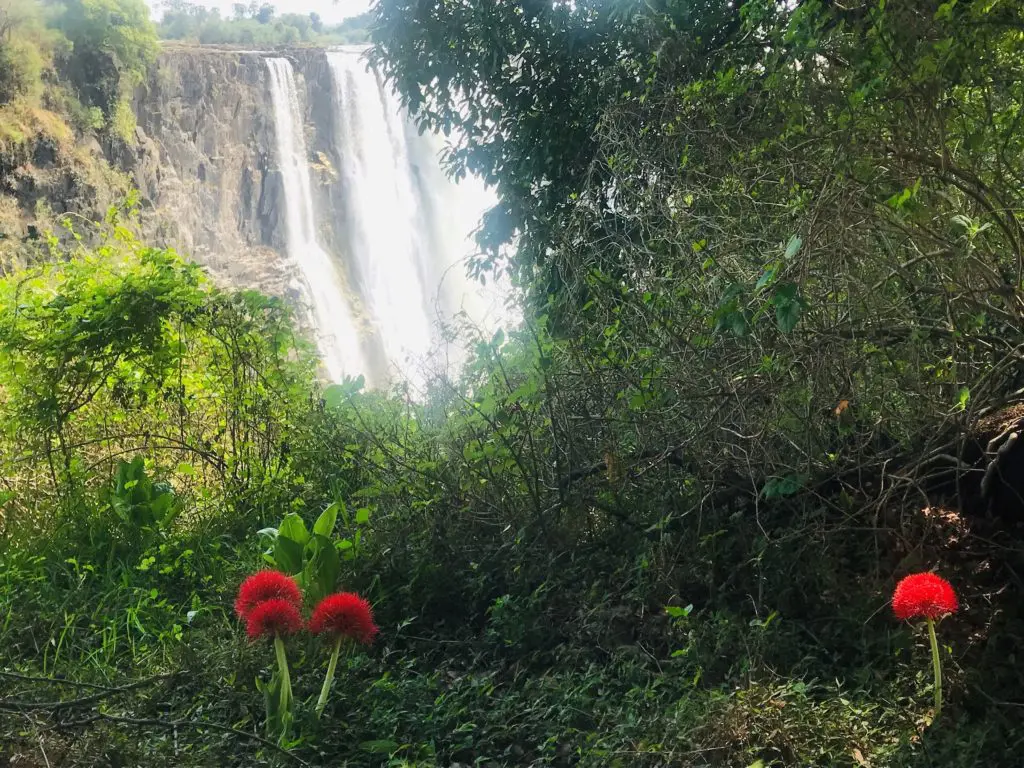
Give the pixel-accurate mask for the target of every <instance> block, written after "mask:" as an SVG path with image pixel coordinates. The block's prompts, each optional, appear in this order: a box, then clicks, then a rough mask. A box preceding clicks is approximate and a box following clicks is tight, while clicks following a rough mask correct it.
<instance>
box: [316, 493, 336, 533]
mask: <svg viewBox="0 0 1024 768" xmlns="http://www.w3.org/2000/svg"><path fill="white" fill-rule="evenodd" d="M341 505H342V502H340V501H336V502H334V503H333V504H331V505H330V506H329V507H327V509H325V510H324V511H323V512H321V513H320V517H318V518H317V519H316V522H315V523H313V533H314V534H316V535H318V536H326V537H328V538H330V536H331V534H332V533H334V526H335V524H336V523H337V522H338V510H339V509H340V507H341Z"/></svg>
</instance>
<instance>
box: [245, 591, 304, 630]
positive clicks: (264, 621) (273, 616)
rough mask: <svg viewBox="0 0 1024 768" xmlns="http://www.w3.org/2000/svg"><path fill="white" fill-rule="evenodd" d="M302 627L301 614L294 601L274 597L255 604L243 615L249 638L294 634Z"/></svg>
mask: <svg viewBox="0 0 1024 768" xmlns="http://www.w3.org/2000/svg"><path fill="white" fill-rule="evenodd" d="M300 629H302V615H301V614H300V613H299V609H298V608H296V607H295V603H293V602H291V601H289V600H283V599H281V598H280V597H275V598H273V599H271V600H264V601H263V602H261V603H259V604H257V605H256V606H255V607H254V608H253V609H252V610H251V611H249V614H248V615H247V616H246V617H245V630H246V632H247V633H248V635H249V639H250V640H256V639H258V638H261V637H269V638H275V639H276V638H279V637H285V636H286V635H294V634H295V633H296V632H298V631H299V630H300Z"/></svg>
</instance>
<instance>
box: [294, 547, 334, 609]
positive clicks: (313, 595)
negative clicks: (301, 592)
mask: <svg viewBox="0 0 1024 768" xmlns="http://www.w3.org/2000/svg"><path fill="white" fill-rule="evenodd" d="M304 557H305V565H304V566H303V569H302V574H303V576H304V577H305V579H304V580H305V583H306V590H307V591H308V593H309V597H310V599H311V600H312V601H313V602H314V603H317V602H319V601H320V600H322V599H323V598H325V597H327V595H329V594H331V593H332V592H333V591H334V590H335V587H336V586H337V583H338V574H339V573H340V571H341V561H340V559H339V558H338V550H337V549H335V548H334V544H333V543H332V542H331V540H330V539H328V538H327V537H326V536H319V535H315V536H313V538H312V539H310V540H309V543H308V544H307V545H306V548H305V552H304Z"/></svg>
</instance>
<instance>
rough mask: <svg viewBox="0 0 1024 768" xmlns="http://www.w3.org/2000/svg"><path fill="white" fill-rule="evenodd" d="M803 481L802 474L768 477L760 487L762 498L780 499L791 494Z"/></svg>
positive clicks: (801, 486) (799, 487) (798, 489)
mask: <svg viewBox="0 0 1024 768" xmlns="http://www.w3.org/2000/svg"><path fill="white" fill-rule="evenodd" d="M804 482H805V478H804V476H803V475H786V476H785V477H770V478H768V481H767V482H766V483H765V484H764V487H763V488H762V489H761V497H762V498H764V499H780V498H784V497H786V496H792V495H793V494H795V493H798V492H799V491H800V489H801V488H803V487H804Z"/></svg>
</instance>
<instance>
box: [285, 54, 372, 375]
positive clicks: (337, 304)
mask: <svg viewBox="0 0 1024 768" xmlns="http://www.w3.org/2000/svg"><path fill="white" fill-rule="evenodd" d="M266 62H267V69H268V70H269V72H270V96H271V103H272V104H273V107H274V124H275V127H276V132H277V154H278V163H279V164H280V171H281V177H282V181H283V185H284V205H285V224H286V226H287V228H288V231H287V243H288V257H289V258H290V259H291V260H292V261H293V262H294V263H295V265H296V266H298V268H299V270H300V271H301V273H302V276H303V278H304V283H305V285H304V289H305V290H304V293H305V294H306V295H307V296H308V297H309V299H310V301H311V304H312V307H311V309H312V314H313V321H314V325H315V327H316V331H317V336H318V338H317V343H318V346H319V347H320V353H321V356H322V359H323V363H324V367H325V368H326V369H327V373H328V375H329V376H330V377H331V378H332V379H333V380H335V381H339V380H340V379H341V378H342V377H343V376H344V375H346V374H348V375H357V374H359V373H361V372H363V371H365V370H366V365H365V363H364V360H363V355H362V352H361V350H360V337H359V334H358V333H357V332H356V327H355V324H354V323H353V321H352V312H351V310H350V308H349V303H348V299H347V293H346V289H345V285H344V283H343V281H342V280H341V278H340V276H339V274H338V271H337V270H336V268H335V265H334V264H333V262H332V260H331V257H330V256H329V255H328V254H327V253H326V252H325V251H324V250H323V248H321V247H320V245H319V244H318V243H317V238H316V225H315V224H316V221H315V213H314V210H313V191H312V189H313V188H312V183H311V181H310V175H309V165H308V161H307V152H306V140H305V136H304V135H303V129H302V127H303V120H302V112H301V111H300V109H299V97H298V90H297V88H296V87H295V74H294V71H293V69H292V65H291V62H289V61H288V60H287V59H279V58H271V59H266Z"/></svg>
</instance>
